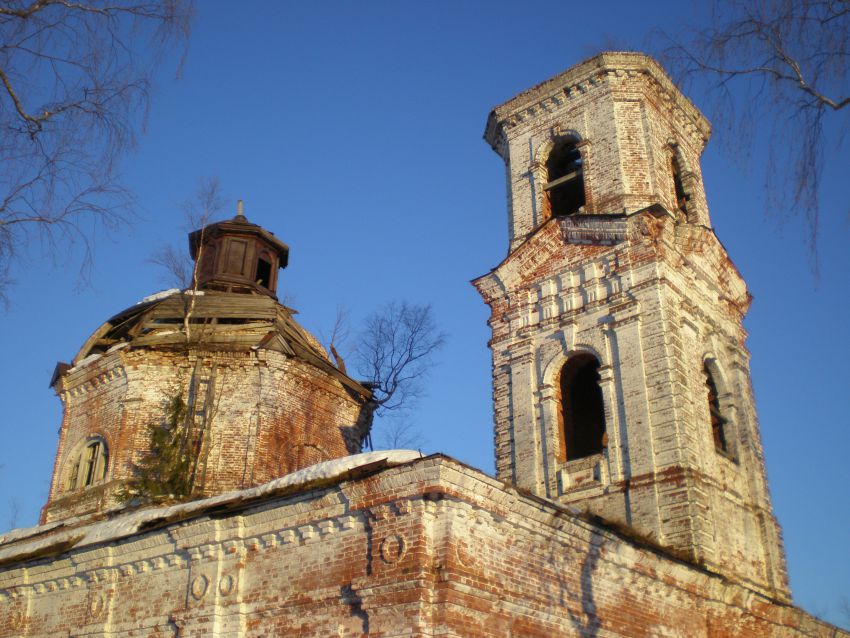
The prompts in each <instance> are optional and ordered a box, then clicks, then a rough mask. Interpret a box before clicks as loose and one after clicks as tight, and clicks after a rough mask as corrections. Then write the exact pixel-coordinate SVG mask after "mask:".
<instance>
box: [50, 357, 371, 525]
mask: <svg viewBox="0 0 850 638" xmlns="http://www.w3.org/2000/svg"><path fill="white" fill-rule="evenodd" d="M61 384H62V385H61V388H60V389H59V393H60V397H61V398H62V400H63V402H64V407H65V409H64V415H63V421H62V427H61V430H60V440H59V448H58V451H57V462H56V467H55V469H54V476H53V481H52V483H51V490H50V496H49V500H48V503H47V505H46V506H45V508H44V512H43V520H44V521H46V522H49V521H52V520H56V519H60V518H64V517H67V516H72V515H78V514H82V513H86V512H91V511H93V510H104V509H106V508H108V507H111V506H115V505H116V504H117V502H118V501H117V494H118V492H119V491H120V489H121V488H122V487H123V486H124V485H125V484H126V481H127V480H128V479H129V478H130V477H131V476H132V474H133V467H134V464H136V463H138V462H139V461H140V460H141V459H142V457H143V456H144V455H145V454H146V453H147V451H148V450H149V449H150V439H149V432H148V426H149V425H151V424H157V423H163V422H165V420H166V418H167V411H168V406H169V403H170V402H171V400H172V399H173V397H175V396H177V395H179V396H181V397H182V398H183V399H184V401H186V402H187V403H189V404H190V406H189V408H190V411H191V412H193V413H194V419H195V421H194V423H195V427H197V428H199V429H201V430H202V431H203V432H204V437H203V440H204V443H203V447H202V448H201V454H200V463H199V467H198V471H197V483H196V484H197V491H198V494H199V495H212V494H218V493H222V492H226V491H230V490H235V489H241V488H245V487H249V486H252V485H258V484H261V483H265V482H267V481H270V480H272V479H273V478H276V477H278V476H282V475H284V474H287V473H289V472H292V471H294V470H297V469H299V468H302V467H306V466H308V465H312V464H314V463H317V462H319V461H323V460H327V459H331V458H338V457H340V456H345V455H347V454H351V453H353V452H359V451H360V440H359V432H360V429H359V428H358V419H359V418H360V416H361V406H362V400H356V399H355V397H352V396H351V394H350V393H348V392H346V390H345V389H344V387H343V386H342V384H341V383H340V382H339V381H337V380H336V379H334V378H333V377H331V375H330V374H328V373H327V372H324V371H322V370H319V369H318V368H316V367H315V366H312V365H310V364H308V363H306V362H304V361H302V360H300V359H298V358H295V357H288V356H286V355H284V354H281V353H279V352H275V351H271V350H251V351H248V352H244V351H242V352H240V351H233V352H229V351H226V350H204V349H202V348H192V349H190V350H189V351H185V350H184V351H179V350H164V349H155V348H139V349H130V348H124V349H120V350H117V351H114V352H111V353H108V354H105V355H103V356H101V357H99V358H96V359H94V360H93V361H90V362H88V363H86V364H82V365H79V366H77V367H76V368H74V369H72V371H71V372H69V373H68V374H67V375H65V377H64V378H63V380H62V382H61ZM190 397H191V400H190ZM94 435H97V436H100V437H102V438H103V439H104V440H105V441H106V444H107V447H108V450H109V463H108V467H107V472H106V477H105V479H104V480H103V481H102V482H99V483H98V484H96V485H94V486H92V487H87V488H82V487H78V488H77V489H75V490H69V489H68V488H67V484H66V483H65V477H66V475H67V473H68V472H69V464H70V463H71V462H72V460H71V459H72V457H73V456H74V455H75V454H76V453H77V452H78V450H79V449H80V445H82V444H84V443H85V441H86V440H88V439H89V438H90V437H91V436H94Z"/></svg>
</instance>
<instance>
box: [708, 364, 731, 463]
mask: <svg viewBox="0 0 850 638" xmlns="http://www.w3.org/2000/svg"><path fill="white" fill-rule="evenodd" d="M703 372H704V373H705V387H706V391H707V394H708V414H709V417H710V419H711V435H712V437H713V439H714V449H715V450H717V451H718V452H723V453H724V454H729V443H728V442H727V439H726V425H727V421H726V418H725V417H724V416H723V414H722V412H721V410H720V400H719V399H718V396H717V384H716V383H715V382H714V376H712V374H711V370H710V369H709V367H708V362H706V363H705V364H704V365H703Z"/></svg>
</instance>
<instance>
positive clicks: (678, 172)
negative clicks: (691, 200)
mask: <svg viewBox="0 0 850 638" xmlns="http://www.w3.org/2000/svg"><path fill="white" fill-rule="evenodd" d="M670 164H671V170H672V172H673V188H674V189H675V190H676V206H677V207H678V208H679V210H680V211H682V212H683V213H684V214H685V216H686V217H687V215H688V194H687V193H686V192H685V186H684V185H683V184H682V168H681V166H679V160H678V159H676V156H675V155H673V157H672V158H671V159H670Z"/></svg>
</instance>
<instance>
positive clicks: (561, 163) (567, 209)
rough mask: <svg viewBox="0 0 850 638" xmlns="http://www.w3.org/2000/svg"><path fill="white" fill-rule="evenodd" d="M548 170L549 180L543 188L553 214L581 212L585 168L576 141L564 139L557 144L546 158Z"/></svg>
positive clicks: (564, 214) (560, 215)
mask: <svg viewBox="0 0 850 638" xmlns="http://www.w3.org/2000/svg"><path fill="white" fill-rule="evenodd" d="M546 170H547V174H548V180H549V181H548V182H546V184H545V185H544V186H543V190H544V191H546V194H547V196H548V197H549V210H550V212H551V214H552V216H553V217H564V216H566V215H574V214H575V213H578V212H580V210H581V209H582V208H583V207H584V170H583V167H582V159H581V153H579V150H578V148H576V144H575V142H573V141H569V140H562V141H559V142H558V143H557V144H555V147H554V148H553V149H552V152H551V153H549V159H547V160H546Z"/></svg>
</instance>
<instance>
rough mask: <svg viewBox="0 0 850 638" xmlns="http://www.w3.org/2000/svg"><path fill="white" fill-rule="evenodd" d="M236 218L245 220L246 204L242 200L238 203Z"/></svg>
mask: <svg viewBox="0 0 850 638" xmlns="http://www.w3.org/2000/svg"><path fill="white" fill-rule="evenodd" d="M236 216H237V217H241V218H242V219H245V212H244V204H243V203H242V200H241V199H240V200H237V201H236Z"/></svg>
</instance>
